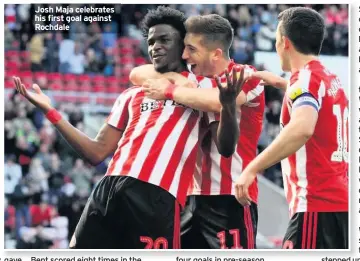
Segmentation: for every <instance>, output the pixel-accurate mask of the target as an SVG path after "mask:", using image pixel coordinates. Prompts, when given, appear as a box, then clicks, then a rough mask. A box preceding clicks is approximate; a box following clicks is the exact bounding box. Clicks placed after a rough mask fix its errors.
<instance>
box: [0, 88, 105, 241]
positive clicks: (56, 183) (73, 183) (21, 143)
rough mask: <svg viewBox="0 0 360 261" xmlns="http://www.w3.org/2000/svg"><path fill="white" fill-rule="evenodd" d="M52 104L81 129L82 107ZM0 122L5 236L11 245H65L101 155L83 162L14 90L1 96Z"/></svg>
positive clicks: (98, 174)
mask: <svg viewBox="0 0 360 261" xmlns="http://www.w3.org/2000/svg"><path fill="white" fill-rule="evenodd" d="M58 110H59V111H60V112H61V114H62V115H63V117H65V118H66V119H68V120H69V121H70V123H71V124H72V125H74V126H76V127H77V128H78V129H80V130H82V131H84V123H83V118H84V115H83V112H82V111H81V110H78V108H76V106H75V105H74V104H72V103H63V104H61V105H60V107H59V108H58ZM4 128H5V136H4V138H5V168H4V182H5V183H4V188H5V232H6V237H5V239H8V240H7V241H6V242H7V243H8V244H12V245H13V246H14V247H15V246H16V247H17V248H49V247H54V248H66V247H67V246H68V242H69V239H70V237H71V235H72V232H73V231H74V228H75V226H76V224H77V222H78V220H79V217H80V214H81V211H82V209H83V207H84V205H85V203H86V200H87V198H88V196H89V195H90V192H91V190H92V188H93V186H94V185H95V184H96V183H97V182H98V181H99V180H100V179H101V178H102V176H103V174H104V173H105V170H106V164H105V163H106V161H105V162H103V163H102V164H100V165H99V166H97V167H96V168H94V167H90V166H89V165H88V164H86V163H85V162H84V161H83V160H82V159H80V158H79V157H78V156H77V154H76V153H75V152H74V151H73V150H72V149H71V148H70V147H69V145H68V144H67V143H66V141H65V140H64V139H63V138H62V137H61V136H60V135H59V134H58V132H56V130H55V128H54V127H53V126H52V125H51V124H50V122H49V121H48V120H44V117H43V114H42V112H41V111H39V110H38V109H37V108H35V107H34V106H33V105H31V104H30V103H29V102H27V101H25V100H24V99H23V98H22V97H21V96H20V95H19V94H17V93H16V92H14V93H13V95H12V96H11V98H10V99H9V100H6V101H5V123H4ZM11 239H13V240H11Z"/></svg>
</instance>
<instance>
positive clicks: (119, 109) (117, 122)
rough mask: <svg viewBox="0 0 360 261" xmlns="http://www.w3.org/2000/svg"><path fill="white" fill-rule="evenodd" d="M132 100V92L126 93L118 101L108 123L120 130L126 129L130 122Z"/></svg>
mask: <svg viewBox="0 0 360 261" xmlns="http://www.w3.org/2000/svg"><path fill="white" fill-rule="evenodd" d="M131 98H132V95H131V91H125V92H123V93H122V94H120V96H119V97H118V98H117V99H116V101H115V103H114V105H113V107H112V109H111V112H110V114H109V116H108V118H107V120H106V122H107V123H108V124H109V125H111V126H113V127H115V128H117V129H120V130H124V129H125V128H126V125H127V122H128V120H129V108H128V107H129V104H130V100H131Z"/></svg>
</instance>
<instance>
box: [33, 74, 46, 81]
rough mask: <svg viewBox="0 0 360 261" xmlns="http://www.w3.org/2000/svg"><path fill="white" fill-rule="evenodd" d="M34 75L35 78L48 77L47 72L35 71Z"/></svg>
mask: <svg viewBox="0 0 360 261" xmlns="http://www.w3.org/2000/svg"><path fill="white" fill-rule="evenodd" d="M33 76H34V78H35V79H39V78H47V73H46V72H35V73H33Z"/></svg>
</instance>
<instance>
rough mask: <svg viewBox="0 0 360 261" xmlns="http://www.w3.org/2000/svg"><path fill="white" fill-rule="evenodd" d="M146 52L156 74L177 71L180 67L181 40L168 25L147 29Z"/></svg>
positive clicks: (178, 34) (175, 31)
mask: <svg viewBox="0 0 360 261" xmlns="http://www.w3.org/2000/svg"><path fill="white" fill-rule="evenodd" d="M147 42H148V52H149V56H150V59H151V61H152V63H153V64H154V67H155V70H156V71H158V72H161V73H163V72H169V71H179V68H181V67H182V59H181V54H182V50H183V44H182V42H183V39H182V38H181V36H180V33H179V32H178V31H177V30H176V29H175V28H173V27H172V26H170V25H167V24H158V25H155V26H153V27H151V28H150V29H149V34H148V38H147Z"/></svg>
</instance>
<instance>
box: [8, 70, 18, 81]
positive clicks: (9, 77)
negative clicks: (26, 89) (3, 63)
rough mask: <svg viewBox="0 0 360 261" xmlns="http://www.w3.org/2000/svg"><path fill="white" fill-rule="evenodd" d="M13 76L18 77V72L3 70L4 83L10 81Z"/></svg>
mask: <svg viewBox="0 0 360 261" xmlns="http://www.w3.org/2000/svg"><path fill="white" fill-rule="evenodd" d="M13 76H20V75H19V71H17V70H15V71H13V70H5V81H12V80H13Z"/></svg>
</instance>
